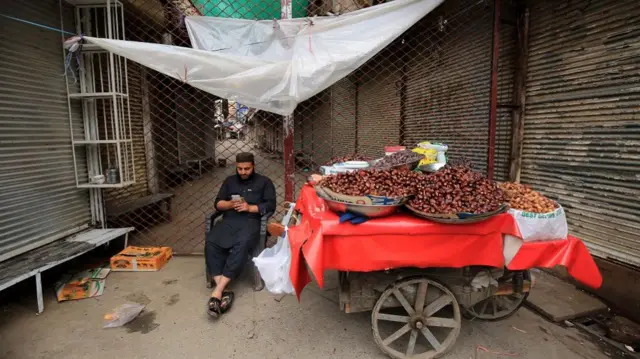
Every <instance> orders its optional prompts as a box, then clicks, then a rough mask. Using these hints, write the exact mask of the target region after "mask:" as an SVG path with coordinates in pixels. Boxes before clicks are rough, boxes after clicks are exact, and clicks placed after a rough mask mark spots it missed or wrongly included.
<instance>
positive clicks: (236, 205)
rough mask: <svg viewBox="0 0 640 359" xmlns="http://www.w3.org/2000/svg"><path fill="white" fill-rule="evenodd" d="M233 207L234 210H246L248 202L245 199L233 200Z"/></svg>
mask: <svg viewBox="0 0 640 359" xmlns="http://www.w3.org/2000/svg"><path fill="white" fill-rule="evenodd" d="M233 209H235V210H236V212H247V211H248V210H249V204H248V203H247V202H245V201H234V202H233Z"/></svg>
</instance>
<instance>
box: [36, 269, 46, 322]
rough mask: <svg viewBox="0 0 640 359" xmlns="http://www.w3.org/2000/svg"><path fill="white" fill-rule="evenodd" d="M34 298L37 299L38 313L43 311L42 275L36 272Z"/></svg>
mask: <svg viewBox="0 0 640 359" xmlns="http://www.w3.org/2000/svg"><path fill="white" fill-rule="evenodd" d="M36 298H37V299H38V314H41V313H42V312H44V297H43V296H42V276H41V274H40V272H38V273H36Z"/></svg>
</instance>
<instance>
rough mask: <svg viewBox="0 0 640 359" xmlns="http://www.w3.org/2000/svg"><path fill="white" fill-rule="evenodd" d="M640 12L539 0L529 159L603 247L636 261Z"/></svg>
mask: <svg viewBox="0 0 640 359" xmlns="http://www.w3.org/2000/svg"><path fill="white" fill-rule="evenodd" d="M639 18H640V7H638V3H637V1H634V0H626V1H614V0H607V1H588V0H581V1H562V2H557V1H536V2H533V4H532V8H531V25H530V47H529V74H528V81H527V104H526V106H527V107H526V119H525V131H524V132H525V137H524V153H523V164H522V181H523V182H524V183H528V184H531V185H533V186H534V187H535V188H536V189H539V190H541V191H543V192H544V193H545V194H547V195H548V196H550V197H551V198H553V199H556V200H558V201H559V202H560V203H561V204H562V205H563V206H564V207H565V208H566V212H567V215H568V221H569V228H570V231H571V233H573V234H574V235H576V236H578V237H580V238H581V239H582V240H584V241H585V242H586V243H587V245H588V246H589V248H590V249H591V251H592V252H593V253H594V254H596V255H598V256H602V257H609V258H613V259H617V260H620V261H623V262H626V263H629V264H635V265H640V237H638V233H639V231H640V202H638V198H639V197H640V181H639V179H640V125H639V124H640V116H639V115H638V109H639V108H640V85H639V84H640V71H639V70H640V42H639V41H638V37H639V36H640V22H638V19H639Z"/></svg>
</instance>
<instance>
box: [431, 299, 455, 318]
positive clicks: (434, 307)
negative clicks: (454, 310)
mask: <svg viewBox="0 0 640 359" xmlns="http://www.w3.org/2000/svg"><path fill="white" fill-rule="evenodd" d="M452 300H453V299H452V298H451V297H450V296H448V295H447V294H443V295H441V296H440V297H438V299H436V300H434V301H433V302H431V303H429V305H427V308H425V310H424V315H425V316H427V317H430V316H432V315H434V314H435V313H437V312H438V311H439V310H440V309H442V308H444V307H446V306H447V305H449V304H451V302H452Z"/></svg>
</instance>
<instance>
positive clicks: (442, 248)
mask: <svg viewBox="0 0 640 359" xmlns="http://www.w3.org/2000/svg"><path fill="white" fill-rule="evenodd" d="M296 209H297V210H298V211H300V212H301V213H302V222H301V223H300V224H299V225H297V226H294V227H291V228H289V233H288V235H289V241H290V244H291V250H292V259H291V270H290V276H291V281H292V282H293V286H294V288H295V291H296V294H297V295H298V297H299V296H300V293H302V289H304V287H305V286H306V285H307V284H308V283H309V282H310V281H311V277H310V275H309V272H308V270H307V266H306V265H305V263H306V264H307V265H308V267H309V269H310V270H311V272H312V274H313V276H314V277H315V279H316V281H317V282H318V285H320V287H322V286H323V285H324V271H325V270H327V269H334V270H340V271H357V272H369V271H376V270H385V269H391V268H401V267H418V268H427V267H455V268H460V267H464V266H472V265H485V266H492V267H503V266H504V264H505V260H504V254H503V235H512V236H516V237H519V236H520V232H519V230H518V228H517V224H516V222H515V220H514V219H513V217H512V216H510V215H509V214H507V213H504V214H500V215H497V216H495V217H492V218H490V219H488V220H486V221H483V222H480V223H473V224H464V225H460V224H441V223H435V222H430V221H427V220H424V219H421V218H417V217H415V216H413V215H410V214H406V213H398V214H395V215H393V216H390V217H386V218H379V219H372V220H369V221H367V222H365V223H362V224H357V225H354V224H351V223H348V222H345V223H339V219H338V216H337V215H336V214H335V213H333V212H331V211H330V210H329V209H328V207H327V206H326V204H325V202H324V200H323V199H321V198H319V197H318V196H317V195H316V193H315V190H314V189H313V187H311V186H309V185H306V186H304V187H303V188H302V191H301V193H300V196H299V198H298V201H297V203H296ZM555 265H563V266H566V267H567V268H568V269H569V273H570V274H571V275H572V276H573V277H574V278H576V279H577V280H579V281H580V282H583V283H584V284H586V285H588V286H590V287H594V288H597V287H599V286H600V285H601V283H602V277H601V276H600V272H599V271H598V268H597V267H596V264H595V262H594V261H593V258H591V256H590V254H589V252H588V251H587V250H586V247H585V246H584V244H582V242H581V241H580V240H578V239H576V238H574V237H570V238H569V239H568V240H562V241H549V242H539V243H538V242H531V243H524V244H523V245H522V247H521V248H520V250H519V251H518V253H516V255H515V257H514V258H513V260H511V262H510V263H509V266H508V267H509V268H510V269H514V270H515V269H529V268H533V267H547V268H549V267H553V266H555Z"/></svg>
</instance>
